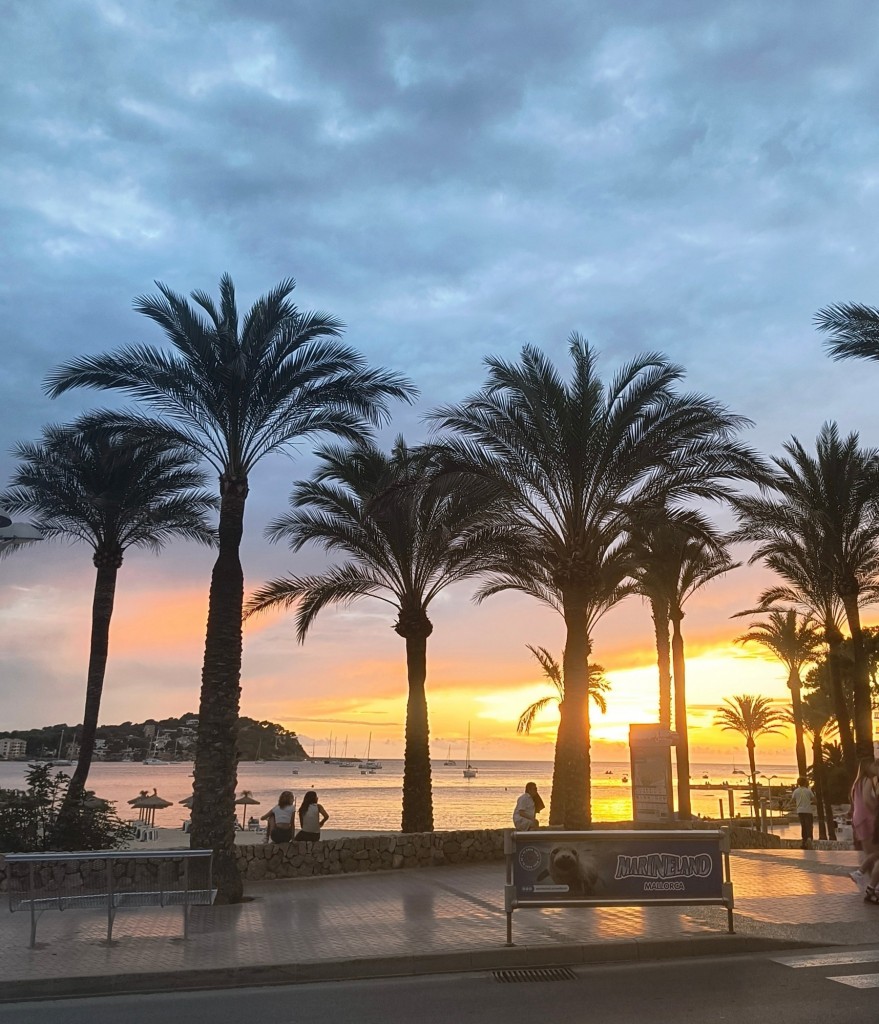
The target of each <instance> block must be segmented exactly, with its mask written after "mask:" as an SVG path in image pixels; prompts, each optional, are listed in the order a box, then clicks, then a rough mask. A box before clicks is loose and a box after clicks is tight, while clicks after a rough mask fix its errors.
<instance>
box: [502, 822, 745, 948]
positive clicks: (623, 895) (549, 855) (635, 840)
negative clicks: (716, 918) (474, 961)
mask: <svg viewBox="0 0 879 1024" xmlns="http://www.w3.org/2000/svg"><path fill="white" fill-rule="evenodd" d="M504 852H505V854H506V865H507V879H506V886H505V887H504V909H505V910H506V915H507V945H508V946H511V945H512V944H513V911H514V910H520V909H523V908H526V907H619V906H653V905H659V906H689V905H694V904H701V905H703V906H704V905H719V906H725V907H726V908H727V921H728V926H729V930H730V932H732V931H733V890H732V882H731V881H730V873H729V872H730V868H729V836H728V835H727V833H726V832H725V831H723V830H707V829H706V830H702V829H693V830H688V831H669V830H665V829H663V830H661V831H659V830H656V831H644V830H638V831H622V830H620V831H606V832H603V831H590V832H567V831H554V830H548V829H547V830H544V829H540V830H538V831H534V832H514V831H512V830H509V831H508V832H507V833H506V835H505V837H504Z"/></svg>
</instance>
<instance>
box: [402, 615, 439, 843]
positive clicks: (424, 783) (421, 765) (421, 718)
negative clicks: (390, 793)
mask: <svg viewBox="0 0 879 1024" xmlns="http://www.w3.org/2000/svg"><path fill="white" fill-rule="evenodd" d="M406 669H407V672H408V676H409V700H408V702H407V704H406V749H405V752H404V760H403V823H402V826H401V827H402V831H403V832H432V831H433V792H432V788H431V778H430V726H429V724H428V719H427V694H426V691H425V685H424V684H425V680H426V679H427V636H425V635H424V634H423V632H422V633H420V635H416V636H407V637H406Z"/></svg>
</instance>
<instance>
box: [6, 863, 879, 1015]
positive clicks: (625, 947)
mask: <svg viewBox="0 0 879 1024" xmlns="http://www.w3.org/2000/svg"><path fill="white" fill-rule="evenodd" d="M856 860H857V854H855V853H854V852H851V851H835V850H834V851H823V850H820V851H819V850H805V851H803V850H787V849H784V850H747V851H738V852H735V853H734V854H733V855H732V878H733V884H734V887H735V900H736V910H735V923H736V934H735V935H728V934H727V931H726V911H725V909H724V908H722V907H667V908H663V907H628V908H594V909H588V910H577V909H569V910H533V909H532V910H521V911H516V913H515V914H514V917H513V921H514V941H515V943H516V945H515V946H514V947H513V948H506V947H505V946H504V939H505V932H504V927H505V917H504V912H503V881H504V874H503V873H504V868H503V864H502V863H492V864H479V865H462V866H446V867H438V868H424V869H412V870H405V871H394V872H376V873H372V874H359V875H341V876H330V877H320V878H304V879H293V880H289V881H275V882H259V883H249V884H248V885H247V895H248V897H250V899H249V901H248V902H245V903H242V904H239V905H236V906H230V907H206V908H201V907H197V908H194V909H193V911H192V918H191V925H190V941H189V942H187V943H183V942H182V941H181V934H182V922H181V915H180V913H179V911H176V910H174V909H163V910H155V909H138V910H129V911H120V912H119V914H118V916H117V919H116V925H115V929H114V936H115V938H116V939H118V941H117V942H114V944H113V946H112V947H108V946H107V945H106V943H105V942H104V941H103V940H104V937H105V934H106V918H105V915H104V914H103V913H102V912H100V911H76V912H68V913H58V912H55V911H51V912H47V913H45V914H44V915H43V916H42V918H41V920H40V923H39V930H38V940H39V945H38V948H37V949H34V950H31V949H28V948H27V942H28V927H29V921H28V917H27V915H26V914H9V913H5V914H3V915H0V945H2V948H3V950H4V955H3V957H2V958H0V991H2V993H3V998H4V999H6V1000H14V999H19V998H27V997H33V998H46V997H53V996H59V997H60V996H63V995H76V994H81V993H90V994H94V993H98V992H106V993H111V992H131V991H153V990H163V989H174V988H200V987H211V988H213V987H218V986H223V985H254V984H257V985H258V984H273V983H282V982H295V981H299V982H305V981H320V980H331V979H350V978H364V977H378V976H398V975H413V974H425V973H434V972H444V971H466V970H479V969H493V968H497V967H512V966H526V965H527V966H538V965H546V964H575V963H589V962H600V961H623V960H638V959H641V960H645V959H660V958H670V957H680V956H691V955H692V956H697V955H709V954H717V953H744V952H751V951H755V950H761V949H785V948H796V947H798V946H831V945H837V944H839V945H843V944H844V945H857V944H868V943H875V942H876V941H877V939H879V908H877V907H875V906H870V905H867V904H864V903H863V901H862V899H861V896H860V893H859V892H858V890H857V889H856V888H855V886H854V885H853V884H852V882H851V880H850V879H849V877H848V872H849V871H850V870H851V868H852V867H853V866H854V865H855V864H856Z"/></svg>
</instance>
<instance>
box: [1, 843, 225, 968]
mask: <svg viewBox="0 0 879 1024" xmlns="http://www.w3.org/2000/svg"><path fill="white" fill-rule="evenodd" d="M212 857H213V854H212V852H211V851H210V850H112V851H100V852H97V851H84V852H81V853H75V852H71V853H9V854H7V855H6V858H5V859H6V868H7V872H8V877H7V886H8V896H9V909H10V910H11V911H13V912H16V911H23V912H25V913H28V914H30V919H31V934H30V947H31V949H33V948H34V947H35V946H36V941H37V921H38V920H39V917H40V915H41V914H42V913H43V911H45V910H103V911H105V912H106V914H107V943H108V944H110V943H112V941H113V922H114V920H115V917H116V911H117V910H120V909H123V908H125V907H172V906H173V907H181V908H182V910H183V938H184V939H186V938H188V937H189V909H190V907H194V906H210V905H211V904H212V903H213V901H214V897H215V896H216V890H215V889H214V887H213V884H212V879H211V861H212Z"/></svg>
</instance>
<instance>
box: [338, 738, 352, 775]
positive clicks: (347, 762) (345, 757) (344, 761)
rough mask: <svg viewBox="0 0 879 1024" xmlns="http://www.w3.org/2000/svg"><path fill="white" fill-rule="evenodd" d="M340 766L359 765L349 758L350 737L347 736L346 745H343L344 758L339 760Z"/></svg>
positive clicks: (350, 766)
mask: <svg viewBox="0 0 879 1024" xmlns="http://www.w3.org/2000/svg"><path fill="white" fill-rule="evenodd" d="M336 767H338V768H356V767H357V765H356V764H354V762H353V761H349V760H348V737H347V736H346V737H345V745H344V747H342V760H341V761H339V762H338V764H337V766H336Z"/></svg>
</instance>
